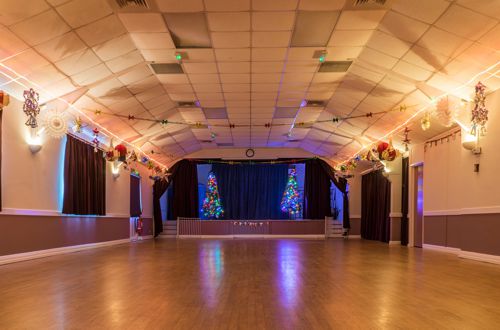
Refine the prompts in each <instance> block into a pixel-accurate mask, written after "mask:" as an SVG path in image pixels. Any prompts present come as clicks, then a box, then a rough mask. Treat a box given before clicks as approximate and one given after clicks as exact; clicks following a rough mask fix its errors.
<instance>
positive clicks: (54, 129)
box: [42, 109, 68, 139]
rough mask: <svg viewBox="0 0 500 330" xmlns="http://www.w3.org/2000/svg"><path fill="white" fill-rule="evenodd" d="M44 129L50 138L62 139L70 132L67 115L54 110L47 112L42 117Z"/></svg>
mask: <svg viewBox="0 0 500 330" xmlns="http://www.w3.org/2000/svg"><path fill="white" fill-rule="evenodd" d="M42 127H43V128H44V129H45V132H47V134H48V135H49V136H50V137H53V138H54V139H60V138H62V137H63V136H65V135H66V133H67V132H68V122H67V118H66V113H65V112H60V111H57V110H54V109H51V110H49V111H47V112H46V113H45V114H44V115H43V117H42Z"/></svg>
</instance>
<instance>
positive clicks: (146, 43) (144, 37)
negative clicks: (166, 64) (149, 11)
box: [130, 32, 175, 49]
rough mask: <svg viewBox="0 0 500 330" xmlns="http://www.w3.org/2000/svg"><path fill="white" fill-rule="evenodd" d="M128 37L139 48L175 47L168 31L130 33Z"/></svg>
mask: <svg viewBox="0 0 500 330" xmlns="http://www.w3.org/2000/svg"><path fill="white" fill-rule="evenodd" d="M130 37H131V38H132V40H133V41H134V43H135V45H136V46H137V48H139V49H169V48H175V45H174V42H173V41H172V38H171V37H170V33H168V32H158V33H131V34H130Z"/></svg>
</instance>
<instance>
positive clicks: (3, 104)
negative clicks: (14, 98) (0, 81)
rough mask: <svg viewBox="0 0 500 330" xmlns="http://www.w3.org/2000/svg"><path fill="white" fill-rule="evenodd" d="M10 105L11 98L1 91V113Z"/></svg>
mask: <svg viewBox="0 0 500 330" xmlns="http://www.w3.org/2000/svg"><path fill="white" fill-rule="evenodd" d="M9 103H10V96H9V94H7V93H6V92H4V91H0V111H2V110H3V107H6V106H8V105H9Z"/></svg>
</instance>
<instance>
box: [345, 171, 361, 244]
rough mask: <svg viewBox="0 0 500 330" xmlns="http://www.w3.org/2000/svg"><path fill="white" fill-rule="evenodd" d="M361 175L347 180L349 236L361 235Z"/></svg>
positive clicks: (357, 174)
mask: <svg viewBox="0 0 500 330" xmlns="http://www.w3.org/2000/svg"><path fill="white" fill-rule="evenodd" d="M361 176H362V175H361V174H359V173H356V174H355V175H354V177H352V178H350V179H348V180H347V181H348V183H349V216H350V219H351V230H350V231H349V235H361Z"/></svg>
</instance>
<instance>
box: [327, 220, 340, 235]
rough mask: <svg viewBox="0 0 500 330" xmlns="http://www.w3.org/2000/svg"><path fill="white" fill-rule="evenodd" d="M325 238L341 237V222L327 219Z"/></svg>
mask: <svg viewBox="0 0 500 330" xmlns="http://www.w3.org/2000/svg"><path fill="white" fill-rule="evenodd" d="M326 230H327V234H328V235H327V237H343V236H342V233H343V232H344V228H343V225H342V222H340V221H338V220H333V219H328V220H327V224H326Z"/></svg>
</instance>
